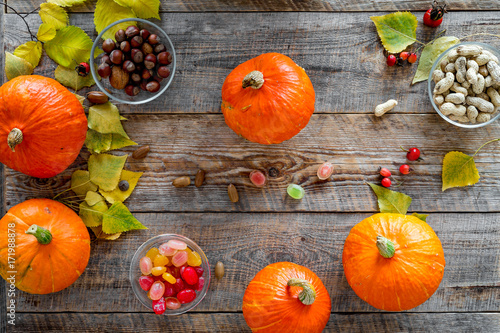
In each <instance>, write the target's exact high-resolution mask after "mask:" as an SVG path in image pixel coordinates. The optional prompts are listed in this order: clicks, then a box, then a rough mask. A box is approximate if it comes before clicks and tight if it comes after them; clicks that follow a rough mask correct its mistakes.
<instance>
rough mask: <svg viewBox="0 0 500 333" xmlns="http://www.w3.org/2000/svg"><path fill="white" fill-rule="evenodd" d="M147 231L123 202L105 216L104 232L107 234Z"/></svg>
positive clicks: (114, 206) (113, 207)
mask: <svg viewBox="0 0 500 333" xmlns="http://www.w3.org/2000/svg"><path fill="white" fill-rule="evenodd" d="M138 229H147V228H146V227H145V226H144V225H143V224H142V223H141V222H139V221H138V220H137V219H136V218H135V217H134V216H133V215H132V213H130V211H129V210H128V208H127V207H126V206H125V205H124V204H123V203H121V202H115V203H114V204H113V205H112V206H111V207H109V209H108V211H107V212H106V213H105V214H104V218H103V221H102V230H103V231H104V232H105V233H107V234H114V233H117V232H125V231H129V230H138Z"/></svg>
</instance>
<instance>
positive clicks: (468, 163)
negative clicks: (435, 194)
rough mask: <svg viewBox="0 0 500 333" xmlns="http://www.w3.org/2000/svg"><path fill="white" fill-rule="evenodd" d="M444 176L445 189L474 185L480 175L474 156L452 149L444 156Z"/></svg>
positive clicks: (443, 188)
mask: <svg viewBox="0 0 500 333" xmlns="http://www.w3.org/2000/svg"><path fill="white" fill-rule="evenodd" d="M442 178H443V187H442V190H443V191H445V190H447V189H449V188H452V187H459V186H468V185H474V184H475V183H477V182H478V181H479V178H480V177H479V172H478V171H477V168H476V163H475V162H474V158H473V157H472V156H469V155H466V154H464V153H461V152H459V151H452V152H449V153H448V154H446V156H445V157H444V160H443V173H442Z"/></svg>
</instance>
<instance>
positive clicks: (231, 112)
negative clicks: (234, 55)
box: [222, 53, 315, 144]
mask: <svg viewBox="0 0 500 333" xmlns="http://www.w3.org/2000/svg"><path fill="white" fill-rule="evenodd" d="M314 98H315V95H314V88H313V85H312V83H311V80H309V77H308V76H307V74H306V72H305V71H304V69H303V68H302V67H300V66H298V65H297V64H295V63H294V62H293V60H292V59H290V58H289V57H287V56H285V55H283V54H279V53H266V54H262V55H260V56H258V57H256V58H253V59H250V60H248V61H246V62H244V63H242V64H241V65H239V66H238V67H236V68H235V69H234V70H233V71H232V72H231V73H230V74H229V75H228V76H227V78H226V80H225V81H224V85H223V86H222V113H223V114H224V118H225V119H226V124H227V125H228V126H229V127H230V128H231V129H232V130H233V131H235V132H236V133H237V134H239V135H241V136H242V137H244V138H246V139H247V140H250V141H253V142H258V143H262V144H273V143H281V142H283V141H285V140H288V139H290V138H292V137H293V136H295V135H296V134H297V133H299V132H300V131H301V130H302V129H303V128H304V127H306V125H307V123H308V122H309V118H311V115H312V114H313V112H314Z"/></svg>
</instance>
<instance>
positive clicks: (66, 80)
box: [54, 65, 95, 91]
mask: <svg viewBox="0 0 500 333" xmlns="http://www.w3.org/2000/svg"><path fill="white" fill-rule="evenodd" d="M54 76H55V78H56V80H57V81H59V83H60V84H62V85H63V86H66V87H69V88H73V89H74V90H75V91H77V90H80V89H82V88H83V87H92V86H93V85H94V84H95V81H94V79H93V78H92V75H90V74H89V75H87V76H80V75H78V73H77V72H76V70H75V69H74V68H66V67H63V66H61V65H59V66H57V68H56V70H55V72H54Z"/></svg>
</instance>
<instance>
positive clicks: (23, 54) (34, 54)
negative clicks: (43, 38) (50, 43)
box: [14, 41, 42, 68]
mask: <svg viewBox="0 0 500 333" xmlns="http://www.w3.org/2000/svg"><path fill="white" fill-rule="evenodd" d="M14 55H15V56H16V57H19V58H23V59H24V60H26V61H27V62H29V63H30V64H31V65H32V66H33V68H34V67H36V66H38V63H39V62H40V59H41V58H42V43H40V42H33V41H30V42H26V43H24V44H21V45H19V46H18V47H16V49H15V50H14Z"/></svg>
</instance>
